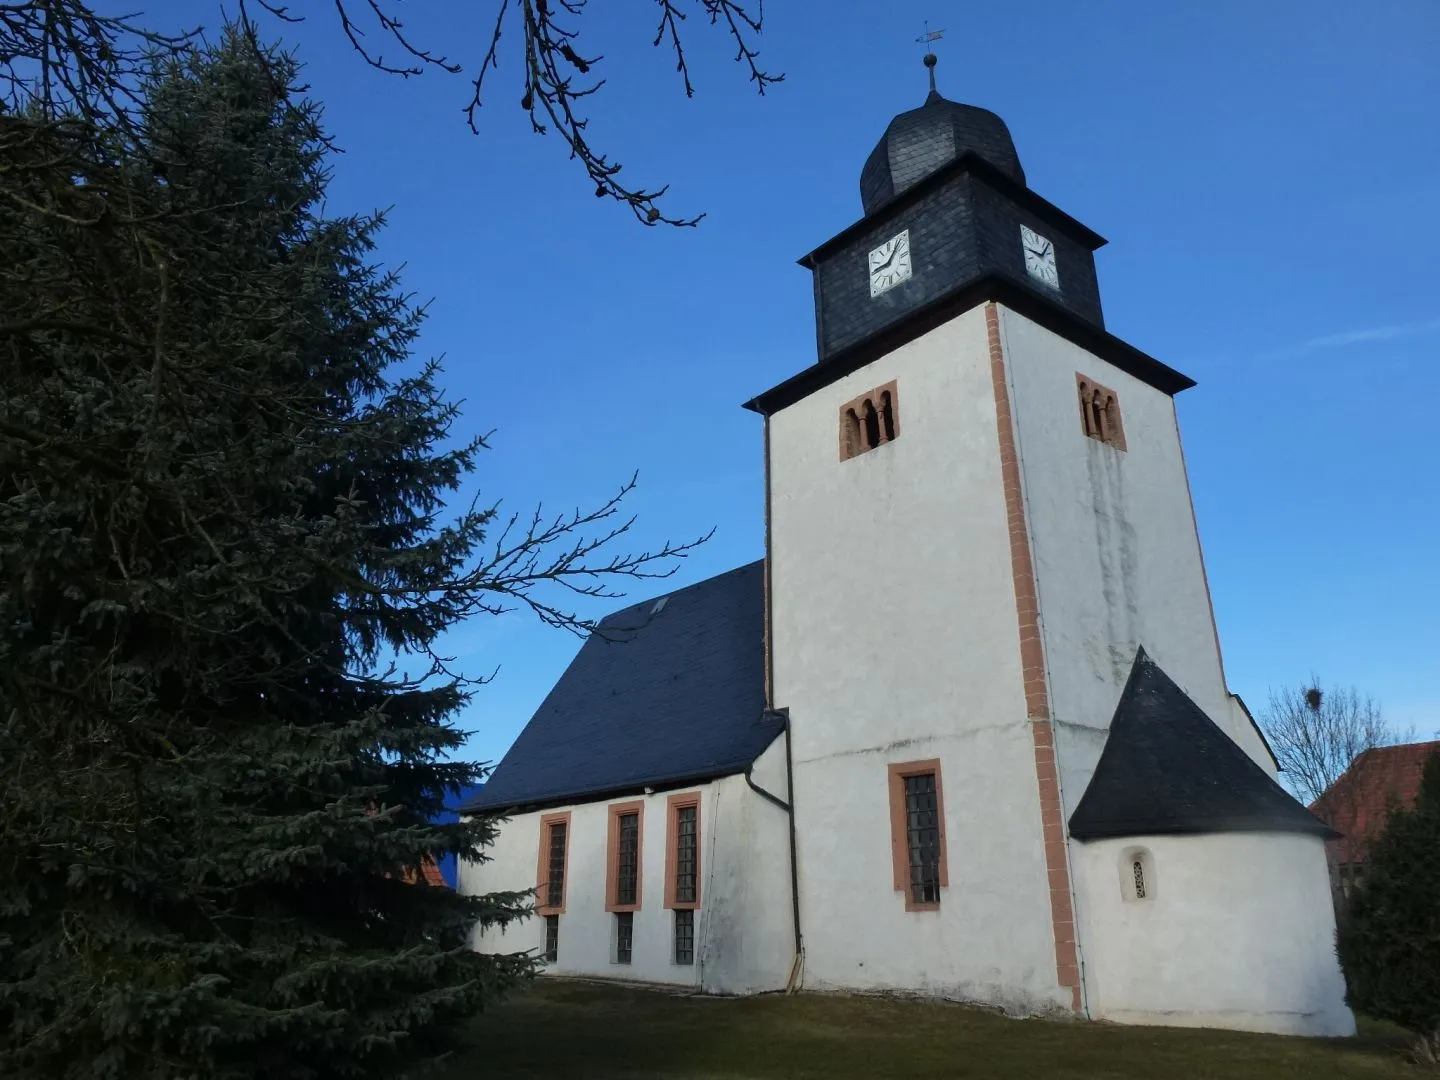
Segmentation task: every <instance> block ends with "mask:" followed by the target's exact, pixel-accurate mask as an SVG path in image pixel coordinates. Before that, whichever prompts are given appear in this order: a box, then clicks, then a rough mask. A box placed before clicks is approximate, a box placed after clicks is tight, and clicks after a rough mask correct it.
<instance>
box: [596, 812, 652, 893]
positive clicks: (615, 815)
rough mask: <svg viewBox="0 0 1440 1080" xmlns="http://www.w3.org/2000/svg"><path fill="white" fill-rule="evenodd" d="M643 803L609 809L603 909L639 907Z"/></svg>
mask: <svg viewBox="0 0 1440 1080" xmlns="http://www.w3.org/2000/svg"><path fill="white" fill-rule="evenodd" d="M644 816H645V804H644V803H643V802H631V803H617V804H616V805H614V806H611V807H610V839H609V845H608V852H607V858H606V871H605V875H606V881H605V910H606V911H617V912H618V911H637V910H639V908H640V901H641V897H640V893H641V879H642V877H643V876H644V875H643V874H642V873H641V867H642V864H643V856H642V851H641V848H642V844H643V841H644V836H643V834H644Z"/></svg>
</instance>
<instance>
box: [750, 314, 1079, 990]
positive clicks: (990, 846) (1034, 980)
mask: <svg viewBox="0 0 1440 1080" xmlns="http://www.w3.org/2000/svg"><path fill="white" fill-rule="evenodd" d="M891 379H894V380H896V382H897V386H896V391H897V396H898V401H899V408H898V416H899V422H898V435H897V437H896V438H895V440H894V441H893V442H890V443H888V444H886V445H883V446H880V447H879V448H877V449H875V450H871V451H869V452H866V453H862V454H859V455H858V456H856V457H853V458H851V459H849V460H847V461H841V460H839V445H838V441H839V409H840V407H841V405H842V404H844V403H845V402H847V401H849V400H850V399H852V398H854V397H856V396H857V395H859V394H862V393H865V392H866V391H868V390H870V389H872V388H874V387H877V386H881V385H883V384H885V383H887V382H889V381H890V380H891ZM769 423H770V483H771V500H772V501H771V533H772V535H771V548H770V554H771V559H772V568H771V573H772V600H773V604H772V617H773V634H774V663H775V703H776V704H777V705H779V706H784V707H788V708H789V709H790V718H791V724H792V726H793V731H794V740H795V743H794V756H795V788H796V790H795V807H796V815H797V818H796V820H797V829H798V834H799V837H798V839H799V843H798V851H799V862H800V888H801V897H802V922H803V925H804V930H805V947H806V963H805V985H806V986H807V987H812V988H826V987H833V988H844V987H851V988H904V989H915V990H924V991H929V992H932V993H937V994H944V995H949V996H955V997H966V998H973V999H980V1000H986V1001H992V1002H996V1003H999V1004H1003V1005H1006V1006H1007V1007H1010V1008H1013V1009H1016V1010H1021V1011H1023V1010H1029V1009H1046V1008H1052V1007H1058V1008H1064V1007H1068V1003H1069V1002H1068V994H1066V993H1063V992H1062V991H1060V989H1059V988H1058V986H1057V979H1056V969H1055V952H1054V943H1053V930H1052V923H1051V915H1050V907H1049V894H1048V881H1047V876H1046V869H1045V862H1044V852H1043V845H1042V829H1041V823H1040V812H1039V796H1038V790H1037V783H1036V776H1035V763H1034V752H1033V748H1032V744H1031V735H1030V730H1029V727H1028V724H1027V721H1026V714H1025V701H1024V695H1023V684H1022V679H1021V673H1020V659H1019V631H1018V626H1017V621H1016V609H1015V592H1014V585H1013V579H1012V575H1011V564H1010V542H1009V533H1008V527H1007V517H1006V509H1005V501H1004V491H1003V485H1002V482H1001V474H1000V459H999V443H998V437H997V432H996V414H995V399H994V394H993V389H992V382H991V374H990V360H989V348H988V340H987V336H986V330H985V320H984V312H983V310H982V309H978V308H977V309H975V310H973V311H970V312H968V313H966V314H963V315H961V316H959V317H957V318H956V319H954V320H952V321H950V322H948V323H946V324H944V325H943V326H941V327H939V328H937V329H935V330H932V331H931V332H929V333H928V334H926V335H924V336H923V337H921V338H918V339H917V340H914V341H912V342H910V343H908V344H906V345H904V346H902V347H900V348H898V349H896V350H895V351H894V352H893V353H890V354H889V355H887V356H885V357H883V358H881V359H879V360H877V361H875V362H873V363H871V364H869V365H867V366H865V367H863V368H861V369H860V370H859V371H856V372H854V373H852V374H850V375H847V376H845V377H844V378H841V379H839V380H837V381H836V382H835V383H833V384H831V385H830V386H827V387H825V388H823V389H821V390H819V391H817V392H815V393H814V394H812V395H810V396H809V397H807V398H805V399H804V400H802V401H800V402H797V403H796V404H794V405H791V406H789V407H787V408H786V409H784V410H782V411H781V412H780V413H778V414H776V415H775V416H773V417H771V418H770V421H769ZM932 757H933V758H939V759H940V762H941V782H942V786H943V796H944V807H945V814H946V826H947V833H948V835H947V850H948V863H949V886H948V887H947V888H945V889H943V890H942V898H941V904H940V909H939V910H938V911H906V910H905V898H904V894H903V893H902V892H898V891H896V890H895V888H894V882H893V875H892V862H891V833H890V809H889V802H888V799H889V795H888V786H887V784H888V778H887V765H889V764H890V763H896V762H905V761H914V760H920V759H926V758H932Z"/></svg>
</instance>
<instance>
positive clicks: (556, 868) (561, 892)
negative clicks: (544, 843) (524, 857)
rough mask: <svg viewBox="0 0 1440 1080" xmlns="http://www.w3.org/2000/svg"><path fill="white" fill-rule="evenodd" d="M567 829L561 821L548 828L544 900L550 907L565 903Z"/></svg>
mask: <svg viewBox="0 0 1440 1080" xmlns="http://www.w3.org/2000/svg"><path fill="white" fill-rule="evenodd" d="M568 827H569V826H568V825H567V824H566V823H565V822H563V821H557V822H555V823H554V824H553V825H551V826H550V880H549V881H548V882H546V894H547V895H546V898H545V902H546V903H547V904H548V905H549V906H550V907H560V906H561V905H562V904H564V903H565V831H566V829H567V828H568Z"/></svg>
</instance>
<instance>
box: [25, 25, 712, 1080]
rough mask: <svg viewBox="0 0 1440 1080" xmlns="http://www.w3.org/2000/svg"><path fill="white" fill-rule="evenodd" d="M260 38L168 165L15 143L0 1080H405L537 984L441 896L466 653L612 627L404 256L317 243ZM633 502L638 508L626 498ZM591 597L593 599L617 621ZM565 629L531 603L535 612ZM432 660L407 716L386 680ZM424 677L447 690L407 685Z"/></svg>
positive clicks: (324, 237)
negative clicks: (577, 603)
mask: <svg viewBox="0 0 1440 1080" xmlns="http://www.w3.org/2000/svg"><path fill="white" fill-rule="evenodd" d="M252 44H253V43H251V42H247V41H246V40H244V39H243V35H242V33H241V32H239V31H231V32H229V33H227V35H226V37H225V39H224V41H223V42H222V43H221V44H220V45H219V46H217V47H216V48H214V49H211V50H209V51H207V52H204V53H202V54H199V55H195V56H190V57H186V58H183V59H171V60H168V61H167V62H166V64H165V66H164V67H163V69H161V70H159V71H158V73H157V74H156V75H155V76H154V77H152V78H151V79H150V80H149V81H148V82H147V83H146V84H145V85H144V87H143V88H142V89H143V97H144V101H145V106H144V108H143V112H142V123H141V124H140V125H139V127H138V128H134V129H124V128H118V127H117V128H112V129H110V130H106V129H104V128H100V127H97V126H96V125H95V122H94V120H93V118H91V119H90V120H84V119H78V118H72V119H68V120H67V119H56V118H55V117H53V116H51V115H43V114H40V113H33V114H30V115H17V114H15V113H13V112H12V113H9V114H5V113H3V112H0V162H3V163H4V165H3V167H0V250H4V252H5V260H4V264H3V265H0V370H3V372H4V377H3V379H0V1076H4V1077H7V1078H8V1077H47V1078H52V1077H67V1078H68V1077H75V1078H81V1077H84V1078H97V1080H98V1078H102V1077H103V1078H108V1077H115V1078H119V1077H124V1078H127V1080H128V1078H168V1077H181V1076H186V1077H189V1076H198V1077H266V1078H275V1080H283V1078H292V1077H293V1078H300V1077H306V1078H309V1077H315V1078H323V1077H341V1076H344V1077H378V1076H393V1075H400V1074H401V1072H402V1071H403V1070H404V1069H406V1068H408V1067H409V1066H411V1065H414V1064H417V1063H420V1062H423V1061H425V1060H426V1059H427V1058H432V1057H434V1056H435V1055H438V1054H440V1053H442V1052H444V1051H445V1050H446V1049H447V1048H449V1047H450V1046H452V1045H454V1042H455V1039H456V1037H457V1034H456V1033H457V1030H458V1027H459V1025H460V1024H461V1022H462V1021H463V1020H464V1019H465V1018H466V1017H468V1016H470V1015H472V1014H474V1013H475V1012H477V1011H478V1010H480V1009H481V1008H483V1007H484V1005H485V1004H486V1003H487V1002H490V1001H492V1000H494V999H495V998H496V997H497V995H500V994H502V993H503V992H504V990H505V989H506V988H507V987H508V986H509V985H511V984H512V983H513V982H514V981H515V980H517V979H520V978H523V977H525V976H526V975H527V974H528V973H529V972H530V971H531V970H532V964H533V960H532V959H531V958H530V957H529V956H528V955H517V956H509V957H495V956H481V955H478V954H476V953H475V952H473V951H472V950H471V948H470V947H469V943H470V940H471V933H472V931H473V928H474V927H475V925H476V924H477V922H480V923H486V924H493V923H496V922H499V923H503V922H505V921H507V920H510V919H512V918H515V917H517V916H520V915H522V914H524V913H525V912H526V911H527V910H528V905H529V898H528V896H527V895H525V894H503V895H490V896H482V897H465V896H461V895H458V894H456V893H454V892H451V891H449V890H446V889H439V888H429V887H424V886H421V885H417V884H412V883H410V881H409V880H407V879H409V878H413V876H414V875H415V874H416V872H417V871H418V870H419V868H420V866H421V865H422V863H423V862H424V861H425V860H426V859H428V858H433V857H438V856H441V855H443V854H445V853H456V854H459V855H461V856H463V857H467V858H475V857H477V856H478V855H479V854H480V853H481V850H482V848H483V846H484V845H485V844H486V843H487V842H488V841H489V840H490V839H491V838H492V836H493V824H492V823H491V822H488V821H485V820H472V821H470V822H453V823H448V824H443V825H439V824H432V823H431V818H432V817H433V816H434V815H435V813H436V812H437V811H438V810H439V809H440V808H441V805H442V800H443V799H444V797H445V794H446V791H447V790H448V789H452V788H454V787H457V786H459V785H463V784H468V783H471V782H473V781H474V780H475V779H476V776H477V770H476V768H475V767H474V766H472V765H465V764H456V763H451V762H447V761H446V760H445V759H446V757H447V755H448V754H449V753H450V752H452V751H454V750H455V749H456V748H457V747H459V746H460V745H461V743H462V741H463V733H462V732H461V731H460V730H458V728H457V727H456V726H455V723H454V719H455V716H456V713H457V710H458V709H459V708H460V706H461V705H462V704H463V703H464V702H465V700H466V699H467V696H468V694H469V686H468V684H467V683H465V682H464V681H463V680H461V679H459V678H458V677H456V676H454V675H452V674H451V673H450V671H449V670H448V668H447V667H446V665H445V663H444V661H443V659H442V658H440V657H439V655H438V645H439V643H440V640H441V635H442V634H443V632H444V630H445V629H446V628H447V627H450V626H453V625H454V624H455V623H456V622H457V621H458V620H461V619H463V618H466V617H468V616H472V615H484V614H486V613H493V612H496V611H499V610H504V609H506V608H507V607H508V606H513V604H518V605H519V606H522V607H524V606H527V605H528V607H529V608H530V609H531V610H533V611H535V612H536V613H538V614H539V615H540V617H542V618H543V619H545V620H546V621H548V622H551V623H554V624H557V625H561V626H570V627H572V628H580V629H583V627H584V624H583V623H582V622H581V621H580V620H579V619H578V618H576V617H575V616H574V615H572V614H569V613H568V612H566V611H565V610H562V609H560V608H557V607H554V606H552V605H550V604H549V603H548V602H547V601H545V599H544V596H545V592H544V585H545V583H546V582H547V581H555V580H557V579H558V580H560V581H561V582H562V583H564V582H567V581H568V582H570V583H571V587H572V591H575V592H581V593H586V592H588V593H592V594H596V595H613V593H607V592H605V591H604V586H603V582H604V581H605V580H607V579H608V576H613V575H616V574H621V575H625V574H629V575H639V576H645V575H647V574H648V573H650V572H651V570H658V568H660V567H662V566H663V565H664V564H665V562H666V561H667V560H668V559H669V558H670V557H671V556H673V555H674V554H676V553H677V552H679V551H683V550H684V549H683V548H672V547H670V546H668V545H667V546H666V548H665V549H664V550H661V551H658V552H654V553H649V552H647V553H642V554H638V555H624V556H619V557H615V558H611V559H609V560H608V561H602V562H600V563H599V564H598V565H594V564H592V563H591V562H590V561H588V560H589V557H590V556H591V555H593V553H594V552H595V551H596V550H597V549H599V548H600V547H602V546H604V545H605V544H606V543H607V542H608V541H609V540H610V539H613V538H614V537H615V536H616V535H619V534H621V533H623V532H624V531H625V529H626V528H627V526H626V525H621V526H620V527H619V528H609V530H608V532H607V531H606V530H605V528H602V529H601V530H600V535H598V536H594V537H587V536H586V535H584V530H586V529H588V528H589V527H590V526H592V525H594V524H596V523H597V522H603V521H604V519H606V518H607V517H609V516H610V515H611V514H612V513H614V510H615V501H614V500H612V501H611V502H610V503H607V504H605V506H603V507H601V508H600V509H599V510H597V511H596V512H594V513H592V514H588V515H583V516H581V515H577V516H575V517H572V518H562V519H557V520H556V521H554V522H546V521H542V520H541V519H540V518H539V516H538V515H537V517H536V518H535V519H534V520H533V521H532V522H531V523H530V527H529V528H528V529H527V528H524V527H522V528H520V529H519V530H518V533H516V532H513V531H511V530H505V535H503V536H501V537H499V538H498V542H496V540H497V538H496V537H494V536H491V537H489V538H488V539H487V531H499V530H494V529H493V526H495V525H496V524H500V523H499V522H497V521H496V519H495V514H494V511H493V509H476V508H474V507H472V509H471V510H470V511H468V512H466V513H463V514H459V515H457V516H455V517H453V518H447V517H446V516H445V507H444V499H445V497H446V496H447V494H448V493H450V492H453V491H454V490H455V489H456V487H457V486H458V485H459V483H460V482H461V481H462V479H463V478H464V476H465V475H466V473H467V472H468V471H469V470H470V469H471V468H472V466H473V463H474V459H475V455H476V453H477V452H478V450H479V449H481V447H482V446H483V444H482V443H481V442H479V441H478V440H475V441H470V442H460V443H458V444H457V443H456V442H454V441H453V440H452V438H451V436H450V428H451V425H452V423H453V421H454V420H455V418H456V415H457V413H456V408H455V407H454V406H453V405H452V404H449V403H447V402H446V401H445V400H444V399H443V397H442V395H441V393H440V391H439V389H438V387H437V384H436V381H435V377H436V369H435V367H434V366H433V365H419V366H416V365H413V364H412V363H411V361H410V352H411V348H412V346H413V345H414V343H415V339H416V334H417V332H418V328H419V323H420V317H421V312H420V311H419V310H418V309H417V308H415V307H414V306H413V305H412V304H411V302H410V301H409V299H408V298H407V297H406V296H405V295H404V294H403V293H402V292H401V291H400V287H399V282H398V281H397V279H396V277H395V276H394V275H393V274H390V273H386V272H383V271H381V270H380V269H378V268H377V267H376V266H375V265H374V263H373V261H372V257H373V254H372V253H373V247H374V244H375V241H376V234H377V230H378V229H379V228H380V227H381V224H382V220H381V218H380V217H378V216H376V217H363V218H361V217H340V218H330V217H326V216H325V215H324V210H323V198H324V194H325V188H326V181H327V172H326V160H327V152H328V151H327V143H326V140H325V137H324V134H323V131H322V129H321V127H320V118H319V114H318V110H317V108H316V107H315V106H314V105H313V104H311V103H308V102H305V101H303V100H301V99H300V98H299V96H298V92H297V91H295V90H294V89H293V84H294V77H295V75H296V70H297V69H296V66H295V64H294V63H293V62H292V61H291V60H290V59H288V58H286V57H284V56H280V55H277V54H273V53H267V54H265V58H262V56H261V54H259V53H257V51H256V50H255V49H254V48H253V47H252ZM624 490H628V486H627V488H626V489H623V490H622V492H621V494H622V495H623V494H624ZM597 582H598V584H597ZM537 590H538V591H537ZM407 655H409V656H410V657H412V660H413V662H417V663H418V664H419V670H418V671H417V672H416V673H415V674H414V675H413V676H406V675H404V674H401V673H399V672H398V671H397V670H396V667H395V665H394V664H393V663H387V658H390V657H394V656H400V657H402V658H403V657H405V656H407ZM413 658H418V659H413Z"/></svg>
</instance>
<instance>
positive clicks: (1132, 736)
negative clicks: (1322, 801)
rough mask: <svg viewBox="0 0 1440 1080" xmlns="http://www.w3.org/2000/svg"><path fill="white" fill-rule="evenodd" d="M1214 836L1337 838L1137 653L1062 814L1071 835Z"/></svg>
mask: <svg viewBox="0 0 1440 1080" xmlns="http://www.w3.org/2000/svg"><path fill="white" fill-rule="evenodd" d="M1218 832H1295V833H1309V834H1311V835H1314V836H1321V837H1325V838H1326V839H1329V838H1332V837H1334V836H1337V835H1338V834H1337V833H1336V832H1335V830H1333V829H1332V828H1330V826H1328V825H1326V824H1325V823H1324V822H1323V821H1321V820H1320V819H1319V818H1318V817H1316V816H1315V815H1314V814H1312V813H1310V811H1309V810H1306V809H1305V807H1303V806H1301V805H1300V803H1299V802H1297V801H1296V800H1295V799H1294V798H1293V797H1292V796H1291V795H1290V794H1289V793H1287V792H1286V791H1285V789H1284V788H1282V787H1281V786H1280V785H1279V784H1277V783H1276V782H1275V781H1274V780H1272V779H1271V778H1270V776H1269V775H1268V774H1267V773H1266V772H1265V771H1264V770H1263V769H1262V768H1260V766H1259V765H1257V764H1255V762H1254V761H1252V760H1251V759H1250V756H1249V755H1248V754H1246V753H1245V751H1244V750H1242V749H1240V747H1239V746H1238V745H1237V744H1236V742H1235V740H1233V739H1232V738H1230V736H1228V735H1226V734H1225V732H1224V731H1222V730H1221V729H1220V728H1219V727H1217V726H1216V724H1215V722H1214V721H1213V720H1211V719H1210V718H1209V717H1208V716H1206V715H1205V713H1204V711H1203V710H1202V709H1201V708H1200V706H1198V705H1196V704H1195V703H1194V702H1193V701H1191V700H1190V698H1189V697H1188V696H1187V695H1186V693H1185V691H1183V690H1181V689H1180V687H1178V686H1176V685H1175V683H1174V681H1173V680H1172V679H1171V678H1170V676H1168V675H1166V674H1165V672H1163V671H1162V670H1160V666H1159V665H1158V664H1156V663H1155V661H1153V660H1151V659H1150V657H1149V656H1148V655H1146V653H1145V650H1144V649H1143V648H1141V649H1137V650H1136V652H1135V665H1134V667H1132V668H1131V669H1130V678H1129V680H1128V681H1127V682H1126V683H1125V690H1124V691H1123V692H1122V693H1121V695H1120V704H1119V705H1117V706H1116V707H1115V717H1114V719H1112V720H1111V721H1110V735H1109V737H1108V738H1107V739H1106V742H1105V749H1104V750H1103V751H1102V752H1101V754H1100V763H1099V764H1098V765H1096V766H1095V775H1094V776H1092V777H1091V778H1090V786H1089V787H1088V788H1086V789H1085V794H1084V795H1083V796H1081V799H1080V804H1079V805H1078V806H1076V807H1075V813H1074V814H1072V815H1071V817H1070V835H1071V836H1073V837H1074V838H1075V839H1077V840H1099V839H1103V838H1106V837H1115V836H1151V835H1157V834H1165V833H1218Z"/></svg>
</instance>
